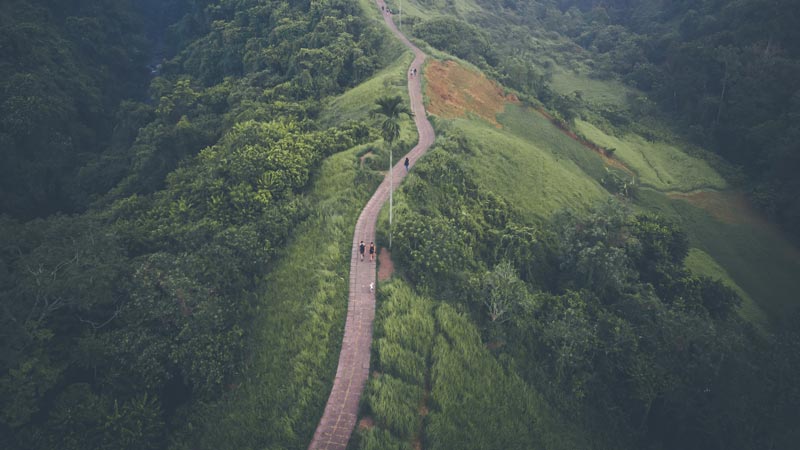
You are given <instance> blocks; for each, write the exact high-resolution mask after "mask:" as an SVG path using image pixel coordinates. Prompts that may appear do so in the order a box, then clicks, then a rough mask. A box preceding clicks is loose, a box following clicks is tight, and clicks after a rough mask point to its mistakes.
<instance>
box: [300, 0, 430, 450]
mask: <svg viewBox="0 0 800 450" xmlns="http://www.w3.org/2000/svg"><path fill="white" fill-rule="evenodd" d="M375 3H376V4H377V6H378V8H382V7H385V4H384V2H383V0H376V2H375ZM383 19H384V22H385V23H386V25H387V26H388V27H389V29H390V30H392V32H393V33H394V35H395V36H396V37H397V38H398V39H400V40H401V41H402V42H403V43H404V44H405V45H406V46H407V47H408V48H410V49H411V50H412V51H413V52H414V61H413V62H412V63H411V67H410V68H416V69H417V71H418V72H419V69H420V68H421V67H422V63H423V62H424V61H425V57H426V55H425V53H423V52H422V50H420V49H419V48H417V47H416V46H415V45H413V44H412V43H411V42H410V41H409V40H408V39H407V38H406V37H405V36H403V34H402V33H400V31H398V29H397V27H396V26H395V24H394V22H393V21H392V17H391V15H389V14H384V16H383ZM420 78H421V77H420V76H415V77H409V79H408V95H409V97H410V99H411V111H412V112H413V113H414V123H415V125H416V127H417V131H418V132H419V142H418V143H417V145H416V146H415V147H414V148H413V149H411V151H410V152H409V153H408V154H407V155H406V156H407V157H408V159H409V162H410V165H411V166H413V165H414V164H415V163H416V162H417V160H418V159H419V158H420V157H421V156H422V155H423V154H424V153H425V152H426V151H427V150H428V148H430V146H431V145H432V144H433V140H434V138H435V135H434V132H433V127H432V126H431V123H430V122H429V121H428V119H427V117H426V113H425V108H424V106H423V104H422V85H421V83H420ZM403 160H404V158H400V160H399V162H398V163H397V165H395V167H394V170H393V174H394V177H393V180H391V181H390V179H389V178H390V177H389V176H386V177H385V178H384V180H383V182H382V183H381V184H380V186H378V189H377V190H376V191H375V194H373V196H372V198H370V199H369V201H368V202H367V205H366V206H365V207H364V209H363V210H362V211H361V215H360V216H359V217H358V221H357V222H356V229H355V234H354V235H353V246H352V249H353V250H352V255H351V258H350V296H349V300H348V307H347V319H346V322H345V326H344V338H343V339H342V350H341V352H340V353H339V365H338V367H337V369H336V377H335V378H334V380H333V388H332V389H331V394H330V396H329V397H328V403H327V404H326V405H325V412H324V413H323V415H322V418H321V419H320V422H319V425H317V430H316V431H315V433H314V437H313V439H312V440H311V443H310V444H309V446H308V448H309V449H340V450H344V449H346V448H347V442H348V441H349V440H350V434H351V433H352V432H353V428H354V427H355V425H356V418H357V416H358V404H359V401H360V399H361V392H362V391H363V390H364V385H365V384H366V381H367V377H368V375H369V360H370V350H371V347H372V321H373V319H374V318H375V293H374V292H372V291H371V290H370V288H369V286H370V283H375V269H376V267H375V261H369V260H365V261H360V259H359V255H358V243H359V242H360V241H362V240H363V241H364V242H366V243H367V245H369V242H371V241H375V223H376V222H377V218H378V213H379V212H380V210H381V208H382V207H383V205H384V203H386V201H387V200H388V198H389V190H390V186H391V187H392V188H397V186H399V185H400V183H401V182H402V181H403V179H404V178H405V176H406V171H405V169H404V168H403Z"/></svg>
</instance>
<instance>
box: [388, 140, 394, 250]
mask: <svg viewBox="0 0 800 450" xmlns="http://www.w3.org/2000/svg"><path fill="white" fill-rule="evenodd" d="M392 161H393V158H392V147H391V144H389V249H391V248H392V194H393V193H394V164H392Z"/></svg>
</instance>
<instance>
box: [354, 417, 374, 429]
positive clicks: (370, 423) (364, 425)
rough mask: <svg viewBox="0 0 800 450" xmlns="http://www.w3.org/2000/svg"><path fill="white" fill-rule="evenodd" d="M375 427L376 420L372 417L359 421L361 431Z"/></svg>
mask: <svg viewBox="0 0 800 450" xmlns="http://www.w3.org/2000/svg"><path fill="white" fill-rule="evenodd" d="M374 426H375V420H374V419H373V418H372V417H370V416H364V417H362V418H361V420H359V421H358V429H359V430H369V429H370V428H372V427H374Z"/></svg>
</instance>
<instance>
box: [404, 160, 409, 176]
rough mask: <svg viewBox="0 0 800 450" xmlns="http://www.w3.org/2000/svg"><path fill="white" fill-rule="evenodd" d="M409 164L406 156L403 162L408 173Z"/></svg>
mask: <svg viewBox="0 0 800 450" xmlns="http://www.w3.org/2000/svg"><path fill="white" fill-rule="evenodd" d="M409 164H410V162H409V161H408V157H406V160H405V162H404V163H403V165H404V166H406V173H408V165H409Z"/></svg>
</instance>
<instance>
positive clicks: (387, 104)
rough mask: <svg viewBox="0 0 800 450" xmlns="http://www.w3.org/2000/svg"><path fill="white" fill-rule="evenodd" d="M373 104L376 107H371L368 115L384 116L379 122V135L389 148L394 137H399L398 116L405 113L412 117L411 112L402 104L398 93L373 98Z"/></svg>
mask: <svg viewBox="0 0 800 450" xmlns="http://www.w3.org/2000/svg"><path fill="white" fill-rule="evenodd" d="M375 104H377V105H378V107H377V108H375V109H373V110H372V111H371V112H370V115H371V116H372V117H377V116H382V117H384V120H383V122H381V137H383V140H384V142H386V143H387V144H389V147H390V148H391V146H392V143H393V142H394V141H395V139H397V138H398V137H400V124H399V123H398V121H399V120H400V116H402V115H403V114H405V115H407V116H408V117H412V116H413V113H412V112H411V110H410V109H409V108H408V106H406V105H404V104H403V99H402V98H400V96H399V95H397V96H394V97H389V96H385V97H381V98H379V99H377V100H375Z"/></svg>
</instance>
